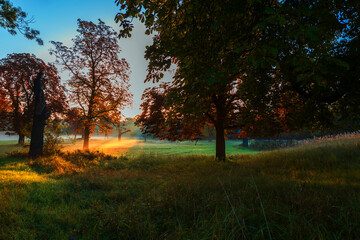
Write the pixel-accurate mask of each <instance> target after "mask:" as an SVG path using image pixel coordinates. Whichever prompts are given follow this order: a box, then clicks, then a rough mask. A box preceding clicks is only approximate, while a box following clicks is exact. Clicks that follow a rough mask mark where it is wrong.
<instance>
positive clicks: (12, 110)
mask: <svg viewBox="0 0 360 240" xmlns="http://www.w3.org/2000/svg"><path fill="white" fill-rule="evenodd" d="M40 71H42V72H43V77H42V82H41V86H42V89H43V90H44V95H45V99H46V101H47V102H46V104H47V108H48V110H49V112H50V113H51V114H52V116H53V117H56V115H57V114H60V113H64V112H65V110H66V108H67V102H66V96H65V92H64V87H63V86H62V85H61V83H60V77H59V76H58V72H57V69H56V68H55V66H54V65H51V64H46V63H45V62H44V61H42V60H41V59H39V58H36V57H35V56H34V55H32V54H28V53H14V54H9V55H8V56H7V57H6V58H3V59H1V60H0V87H1V92H2V93H3V95H2V96H4V98H1V99H0V101H1V103H0V105H2V104H3V102H5V103H6V104H7V108H6V109H5V110H4V111H3V112H2V114H3V115H2V116H1V119H2V120H3V121H5V122H4V123H3V125H2V127H3V129H4V130H8V131H14V132H15V133H17V134H18V135H19V144H23V143H24V136H28V137H30V128H31V123H32V122H31V120H30V119H32V115H33V108H34V102H33V96H34V91H33V87H34V82H33V80H34V79H35V78H36V76H37V75H38V74H39V72H40Z"/></svg>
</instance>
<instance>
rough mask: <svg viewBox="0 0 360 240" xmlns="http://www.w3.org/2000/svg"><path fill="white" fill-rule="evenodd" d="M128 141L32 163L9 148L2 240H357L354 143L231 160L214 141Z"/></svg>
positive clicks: (358, 150) (238, 153) (4, 160)
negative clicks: (218, 152) (221, 156)
mask: <svg viewBox="0 0 360 240" xmlns="http://www.w3.org/2000/svg"><path fill="white" fill-rule="evenodd" d="M122 143H123V145H120V146H119V145H118V144H117V145H116V142H115V141H114V140H111V139H109V140H105V141H100V140H94V141H93V142H91V145H90V147H93V149H94V150H100V149H102V150H103V152H96V151H93V152H80V151H73V152H70V150H74V149H76V148H77V146H80V145H81V143H80V142H76V143H65V144H64V148H63V153H58V154H55V155H53V156H48V157H44V158H43V159H42V160H37V161H30V160H27V159H26V151H24V150H23V149H21V148H19V147H17V146H15V145H14V143H13V142H3V144H1V145H0V151H1V156H0V239H358V237H359V236H360V138H358V137H355V138H345V139H335V140H325V141H320V142H318V143H314V142H310V143H308V144H303V145H301V146H298V147H294V148H289V149H282V150H275V151H267V152H255V151H251V150H248V149H243V148H241V147H239V142H237V141H233V142H232V141H228V142H227V149H228V154H229V158H228V161H226V162H218V161H215V160H214V158H213V156H212V154H213V151H214V150H213V147H214V146H213V144H214V143H210V142H198V143H197V144H196V145H195V144H194V143H191V142H184V143H170V142H156V141H147V142H146V143H145V142H143V141H138V140H134V141H133V140H124V141H122ZM240 143H241V142H240ZM116 146H117V147H116ZM14 150H17V151H15V152H14ZM19 150H20V151H19ZM6 151H12V153H10V154H5V152H6ZM202 153H204V154H202Z"/></svg>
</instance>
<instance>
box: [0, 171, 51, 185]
mask: <svg viewBox="0 0 360 240" xmlns="http://www.w3.org/2000/svg"><path fill="white" fill-rule="evenodd" d="M49 180H50V179H48V178H47V177H46V176H44V175H39V174H37V173H35V172H30V171H16V170H1V171H0V184H3V183H5V184H6V183H23V184H24V183H34V182H47V181H49Z"/></svg>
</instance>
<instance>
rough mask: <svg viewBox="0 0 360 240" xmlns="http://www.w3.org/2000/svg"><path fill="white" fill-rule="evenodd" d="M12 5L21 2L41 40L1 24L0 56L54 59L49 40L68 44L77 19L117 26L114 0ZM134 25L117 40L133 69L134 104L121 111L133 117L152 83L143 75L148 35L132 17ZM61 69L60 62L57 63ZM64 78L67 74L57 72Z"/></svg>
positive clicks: (40, 1) (31, 0)
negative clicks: (13, 32) (127, 35)
mask: <svg viewBox="0 0 360 240" xmlns="http://www.w3.org/2000/svg"><path fill="white" fill-rule="evenodd" d="M11 2H12V3H13V5H14V6H20V7H21V8H22V10H23V11H25V12H26V13H27V14H28V17H29V18H33V19H34V22H33V23H32V24H31V27H32V28H34V29H36V30H39V31H40V37H41V38H42V40H43V41H44V45H43V46H39V45H38V44H37V43H36V41H34V40H28V39H26V38H25V37H24V36H22V35H21V34H18V35H16V36H12V35H10V34H9V33H8V32H7V31H6V30H4V29H2V28H0V58H4V57H6V55H7V54H10V53H23V52H27V53H33V54H35V55H36V56H37V57H39V58H41V59H43V60H44V61H45V62H54V61H55V59H54V57H53V56H50V55H49V49H50V48H51V47H52V45H51V44H50V43H49V41H60V42H63V43H64V44H65V45H67V46H70V45H71V43H72V42H71V39H72V38H74V37H75V35H76V34H77V32H76V29H77V19H78V18H80V19H82V20H87V21H93V22H97V20H98V19H99V18H100V19H101V20H103V21H104V22H105V23H106V24H107V25H110V26H112V27H113V28H114V29H115V30H118V29H119V28H118V26H117V24H116V23H115V22H114V17H115V15H116V13H117V12H118V7H117V6H116V4H115V1H114V0H13V1H11ZM134 25H135V29H134V31H133V34H132V37H131V38H128V39H121V40H119V45H120V48H121V49H122V53H121V57H124V58H125V59H126V60H127V61H128V62H129V64H130V68H131V71H132V74H131V79H130V84H131V88H130V91H131V92H132V93H133V95H134V103H133V107H132V108H131V107H128V108H126V109H125V110H124V111H123V114H124V115H125V116H126V117H133V116H135V115H137V114H140V113H141V111H140V110H139V106H140V104H141V95H142V93H143V91H144V89H145V88H146V87H149V86H151V85H152V84H151V83H147V84H145V83H144V79H145V76H146V67H147V61H146V60H145V59H144V51H145V46H146V45H150V44H151V42H152V40H151V37H150V36H147V35H145V34H144V32H145V28H144V26H143V25H142V24H141V23H140V22H138V21H134ZM58 68H59V69H60V66H58ZM60 76H61V77H62V81H63V82H65V81H66V80H67V78H68V77H69V76H68V74H66V73H62V74H60Z"/></svg>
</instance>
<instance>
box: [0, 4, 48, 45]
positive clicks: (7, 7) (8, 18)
mask: <svg viewBox="0 0 360 240" xmlns="http://www.w3.org/2000/svg"><path fill="white" fill-rule="evenodd" d="M31 22H32V19H27V14H26V12H24V11H23V10H21V8H20V7H14V6H13V5H12V4H11V3H10V1H7V0H0V27H2V28H5V29H6V30H8V32H9V33H10V34H11V35H16V34H17V33H18V32H20V33H21V34H23V35H24V36H25V37H26V38H28V39H35V40H36V42H37V43H38V44H40V45H43V41H42V40H41V38H39V34H40V32H39V31H38V30H34V29H32V28H30V27H29V24H30V23H31Z"/></svg>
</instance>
